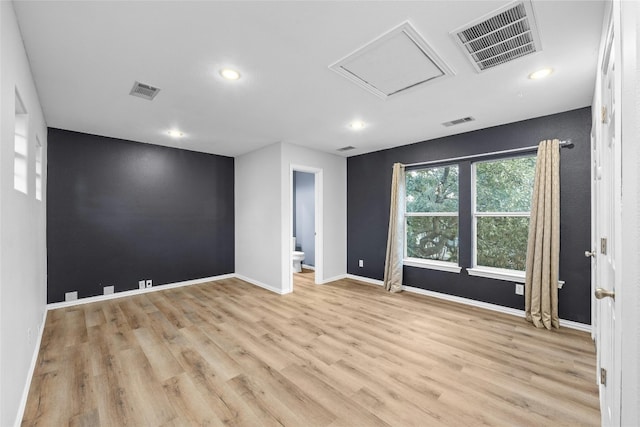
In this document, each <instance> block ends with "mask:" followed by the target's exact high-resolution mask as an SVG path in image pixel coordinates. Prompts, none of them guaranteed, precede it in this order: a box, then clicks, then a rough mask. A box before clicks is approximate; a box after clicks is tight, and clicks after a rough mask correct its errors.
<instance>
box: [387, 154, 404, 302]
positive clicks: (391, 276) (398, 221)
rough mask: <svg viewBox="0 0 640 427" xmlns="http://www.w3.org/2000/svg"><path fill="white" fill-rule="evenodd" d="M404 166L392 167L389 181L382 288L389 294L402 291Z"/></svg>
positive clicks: (398, 164)
mask: <svg viewBox="0 0 640 427" xmlns="http://www.w3.org/2000/svg"><path fill="white" fill-rule="evenodd" d="M404 192H405V181H404V165H403V164H402V163H395V164H394V165H393V176H392V179H391V207H390V209H389V234H388V237H387V256H386V260H385V264H384V288H385V289H386V290H387V291H389V292H400V291H401V290H402V258H403V256H404Z"/></svg>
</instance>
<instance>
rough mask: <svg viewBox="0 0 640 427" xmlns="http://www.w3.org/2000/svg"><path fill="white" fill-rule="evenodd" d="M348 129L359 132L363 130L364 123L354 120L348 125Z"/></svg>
mask: <svg viewBox="0 0 640 427" xmlns="http://www.w3.org/2000/svg"><path fill="white" fill-rule="evenodd" d="M349 127H350V128H351V129H353V130H360V129H364V127H365V123H364V122H363V121H360V120H356V121H353V122H351V123H349Z"/></svg>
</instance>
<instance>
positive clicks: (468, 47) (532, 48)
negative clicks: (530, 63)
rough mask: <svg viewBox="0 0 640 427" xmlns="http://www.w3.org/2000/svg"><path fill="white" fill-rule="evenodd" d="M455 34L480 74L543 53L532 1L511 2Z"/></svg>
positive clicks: (455, 37) (453, 33)
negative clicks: (527, 56)
mask: <svg viewBox="0 0 640 427" xmlns="http://www.w3.org/2000/svg"><path fill="white" fill-rule="evenodd" d="M451 35H452V36H453V38H454V39H455V41H456V42H457V43H458V45H459V46H460V47H461V48H462V50H463V51H464V53H465V56H466V57H467V58H469V60H470V61H471V63H472V64H473V67H474V68H475V69H476V71H478V72H481V71H485V70H488V69H489V68H493V67H496V66H498V65H502V64H505V63H507V62H510V61H513V60H514V59H518V58H521V57H523V56H526V55H529V54H532V53H535V52H539V51H541V50H542V46H541V44H540V35H539V34H538V27H537V26H536V20H535V16H534V14H533V6H532V5H531V2H530V1H529V0H525V1H517V2H514V3H509V4H508V5H506V6H505V7H503V8H500V9H498V10H496V11H494V12H492V13H490V14H489V15H486V16H484V17H482V18H480V19H478V20H475V21H473V22H470V23H469V24H467V25H465V26H463V27H461V28H458V29H456V30H454V31H452V32H451Z"/></svg>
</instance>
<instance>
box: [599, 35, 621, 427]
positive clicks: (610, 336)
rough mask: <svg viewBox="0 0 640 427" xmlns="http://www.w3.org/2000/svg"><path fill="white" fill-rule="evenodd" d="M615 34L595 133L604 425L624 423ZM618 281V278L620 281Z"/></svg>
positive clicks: (607, 54)
mask: <svg viewBox="0 0 640 427" xmlns="http://www.w3.org/2000/svg"><path fill="white" fill-rule="evenodd" d="M614 46H615V45H614V36H613V31H612V30H611V29H609V33H608V36H607V42H606V47H605V49H604V55H603V61H602V63H601V73H602V74H601V76H602V78H601V81H600V84H601V85H600V93H599V95H600V96H599V98H600V102H599V104H600V105H599V107H600V108H597V107H598V105H596V106H595V107H596V108H595V111H594V114H597V115H598V117H597V120H596V123H597V129H596V132H595V141H594V151H593V157H594V158H593V161H594V168H595V171H594V179H595V182H594V185H593V188H594V190H595V194H594V200H595V211H594V212H593V218H592V220H593V221H594V227H593V229H594V230H595V236H594V239H593V240H594V244H595V248H594V249H595V252H596V255H595V258H594V266H593V267H594V269H595V274H594V278H595V280H596V283H595V285H594V287H595V288H596V289H595V291H594V296H595V298H596V300H595V304H596V307H595V308H596V310H595V311H596V318H595V319H594V320H595V338H596V349H597V355H598V356H597V374H598V382H599V384H600V385H599V387H600V411H601V416H602V425H603V426H616V425H619V424H620V393H619V390H620V366H619V358H617V357H616V356H619V355H616V348H617V347H618V346H617V344H618V343H616V339H617V338H618V336H617V334H616V327H620V325H616V321H617V320H616V307H615V305H616V304H615V290H616V279H617V277H616V274H617V271H616V267H617V264H616V261H617V256H618V255H619V254H617V247H618V243H619V238H620V234H619V233H620V230H619V229H617V227H616V225H617V224H620V221H619V218H620V198H621V170H620V162H621V157H620V147H619V135H618V133H619V132H618V131H617V129H618V125H617V121H616V102H615V100H616V95H615V94H616V88H615V83H616V81H615V65H616V64H615V63H616V61H615V59H616V58H615V47H614ZM618 279H619V278H618Z"/></svg>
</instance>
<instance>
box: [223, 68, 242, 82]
mask: <svg viewBox="0 0 640 427" xmlns="http://www.w3.org/2000/svg"><path fill="white" fill-rule="evenodd" d="M220 75H221V76H222V77H224V78H225V79H227V80H238V79H239V78H240V73H239V72H238V71H236V70H232V69H231V68H223V69H222V70H220Z"/></svg>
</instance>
